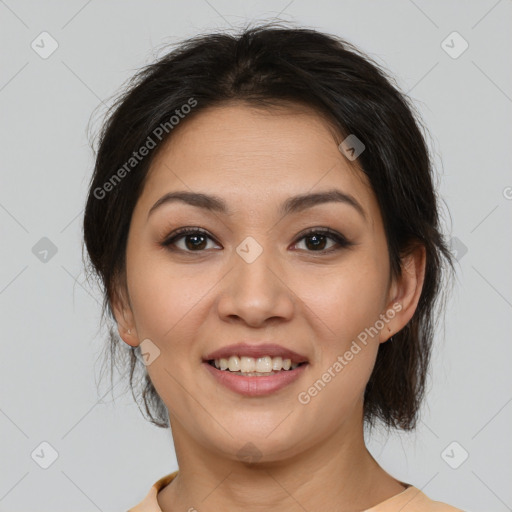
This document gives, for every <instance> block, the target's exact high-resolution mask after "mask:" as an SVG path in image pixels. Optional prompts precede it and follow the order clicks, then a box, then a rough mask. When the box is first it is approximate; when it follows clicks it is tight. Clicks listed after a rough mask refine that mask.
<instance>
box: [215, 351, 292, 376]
mask: <svg viewBox="0 0 512 512" xmlns="http://www.w3.org/2000/svg"><path fill="white" fill-rule="evenodd" d="M214 363H215V368H217V369H218V370H228V371H230V372H240V374H241V375H247V376H251V377H252V376H265V375H272V374H273V372H279V371H281V370H290V369H291V370H294V369H295V368H297V366H299V365H298V364H297V363H293V364H292V362H291V360H290V359H283V358H282V357H270V356H265V357H258V358H254V357H246V356H242V357H238V356H231V357H229V359H226V358H224V357H223V358H221V359H215V361H214Z"/></svg>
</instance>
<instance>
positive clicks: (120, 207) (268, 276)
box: [84, 24, 458, 512]
mask: <svg viewBox="0 0 512 512" xmlns="http://www.w3.org/2000/svg"><path fill="white" fill-rule="evenodd" d="M412 112H413V111H412V107H411V106H410V104H409V103H408V100H407V98H406V97H404V96H403V95H402V94H401V93H400V92H399V91H398V90H397V89H396V88H395V87H393V85H392V84H391V82H390V79H389V78H387V77H386V75H385V73H384V72H383V71H382V70H381V69H380V68H379V67H378V66H377V65H376V64H375V63H374V62H372V61H371V59H369V58H368V57H367V56H365V55H363V54H362V53H361V52H359V51H358V50H357V49H356V48H355V47H353V46H352V45H350V44H349V43H347V42H345V41H343V40H341V39H339V38H336V37H334V36H331V35H327V34H323V33H320V32H317V31H315V30H310V29H304V28H286V27H285V28H283V27H281V26H276V24H268V25H265V26H260V27H255V28H251V29H246V30H244V31H243V32H242V33H241V34H239V35H237V36H231V35H227V34H221V33H217V34H210V35H203V36H198V37H196V38H193V39H191V40H188V41H185V42H183V43H182V44H181V45H180V46H179V47H178V48H176V49H175V50H174V51H172V52H170V53H169V54H167V55H166V56H164V57H163V58H161V59H160V60H159V61H157V62H156V63H154V64H152V65H149V66H147V67H146V68H145V69H143V70H142V71H141V72H140V73H139V74H138V75H137V76H136V77H135V78H134V80H133V81H132V82H131V83H130V85H129V87H128V89H127V90H126V92H125V93H124V94H123V95H122V96H121V98H120V99H119V101H118V102H117V103H116V105H115V106H114V108H113V110H112V113H111V114H110V116H109V118H108V121H107V122H106V123H105V127H104V130H103V132H102V134H101V139H100V144H99V149H98V153H97V158H96V166H95V170H94V175H93V177H92V180H91V184H90V191H89V197H88V200H87V205H86V211H85V219H84V239H85V244H86V248H87V251H88V254H89V257H90V261H91V264H92V268H93V270H94V271H95V272H96V273H97V275H98V276H99V277H100V279H101V282H102V285H103V287H104V291H105V302H104V312H105V311H108V313H109V315H111V317H112V318H113V319H115V322H116V324H117V330H118V333H119V336H120V339H122V341H123V342H124V343H125V344H126V346H129V347H130V350H131V352H130V356H131V360H130V384H131V385H133V376H134V373H135V371H136V370H138V369H142V370H143V371H144V376H145V380H144V384H143V389H142V398H143V402H144V407H145V411H146V414H147V416H148V418H149V419H150V421H152V422H153V423H154V424H155V425H158V426H160V427H164V428H166V427H169V426H170V427H171V429H172V434H173V441H174V445H175V450H176V455H177V460H178V464H179V471H177V472H174V473H171V474H169V475H166V476H164V477H163V478H161V479H160V480H158V482H156V483H155V484H154V485H153V487H152V488H151V489H150V491H149V493H148V494H147V496H146V498H145V500H143V501H142V502H141V503H140V504H139V505H138V506H136V507H134V508H132V509H131V511H132V512H133V511H135V512H141V511H149V510H152V511H155V510H158V511H163V512H169V511H175V510H189V511H193V510H200V511H218V510H226V511H229V510H248V511H252V510H255V511H256V510H277V509H279V510H280V511H282V512H287V511H299V510H307V511H310V512H312V511H317V510H323V511H325V510H333V511H334V510H336V511H338V512H339V511H348V510H350V511H354V510H357V511H363V510H371V511H372V512H384V511H390V510H393V511H395V510H403V511H408V510H410V511H412V510H414V511H434V510H435V511H454V510H458V509H455V508H453V507H450V506H448V505H444V504H441V503H439V502H434V501H432V500H431V499H430V498H429V497H427V496H426V495H425V494H424V493H422V492H421V491H419V490H418V489H417V488H416V487H414V486H413V485H410V484H407V483H404V482H401V481H399V480H397V479H396V478H394V477H393V476H391V475H390V474H388V473H387V472H386V471H385V470H384V469H383V468H381V467H380V466H379V464H378V463H377V462H376V461H375V459H374V458H373V457H372V456H371V454H370V453H369V451H368V450H367V448H366V446H365V442H364V436H363V431H364V427H365V426H370V427H371V426H372V425H374V424H375V422H377V421H379V422H380V423H381V424H384V425H385V426H387V427H388V428H399V429H403V430H412V429H413V428H414V427H415V424H416V421H417V416H418V410H419V407H420V404H421V401H422V398H423V395H424V387H425V380H426V375H427V370H428V364H429V355H430V350H431V344H432V341H433V340H432V338H433V325H434V322H435V319H436V315H435V305H436V304H437V303H438V298H439V294H440V292H441V291H442V289H443V286H442V282H443V281H442V277H443V275H444V270H445V269H448V270H450V269H451V268H452V266H451V265H452V262H451V258H450V253H449V251H448V249H447V247H446V245H445V241H444V238H443V236H442V234H441V233H440V230H439V218H438V217H439V213H438V207H437V198H436V194H435V191H434V188H433V184H432V169H431V161H430V158H429V154H428V150H427V147H426V144H425V141H424V138H423V135H422V133H421V131H420V129H419V127H418V121H417V120H416V118H415V116H414V115H413V113H412ZM120 339H119V338H118V337H117V335H116V334H115V333H114V331H113V330H111V340H110V342H111V350H112V354H113V356H114V358H115V355H116V349H117V348H118V345H119V343H120ZM132 390H133V387H132ZM134 396H136V395H134ZM136 398H138V396H136Z"/></svg>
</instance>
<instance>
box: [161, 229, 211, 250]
mask: <svg viewBox="0 0 512 512" xmlns="http://www.w3.org/2000/svg"><path fill="white" fill-rule="evenodd" d="M208 238H209V239H210V240H213V238H212V237H211V236H210V235H208V233H207V232H206V231H204V230H202V229H200V228H181V229H178V230H177V231H175V232H174V233H172V234H171V235H170V236H169V237H168V238H167V239H166V240H164V242H162V245H163V246H164V247H167V248H168V249H169V250H174V247H173V246H175V247H177V249H178V250H180V251H183V252H201V251H203V250H204V249H205V248H206V247H205V246H206V245H207V242H206V240H207V239H208ZM182 239H184V247H183V246H182V247H179V246H178V245H177V242H178V241H181V240H182Z"/></svg>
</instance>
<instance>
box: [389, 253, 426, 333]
mask: <svg viewBox="0 0 512 512" xmlns="http://www.w3.org/2000/svg"><path fill="white" fill-rule="evenodd" d="M425 268H426V250H425V247H424V246H423V245H422V244H417V245H415V246H414V247H413V248H411V249H410V250H409V251H408V252H407V253H406V254H405V255H404V256H403V257H402V260H401V275H400V276H399V277H398V278H397V279H396V280H395V281H394V282H393V284H392V286H391V287H390V291H391V300H390V301H389V303H388V305H387V309H386V312H385V313H384V314H385V315H387V316H388V317H392V318H391V319H390V320H389V322H388V323H387V326H386V329H383V330H382V331H381V333H380V342H381V343H383V342H385V341H387V340H388V339H389V338H392V337H393V335H394V334H396V333H397V332H398V331H400V330H402V329H403V328H404V327H405V326H406V325H407V323H408V322H409V320H410V319H411V318H412V317H413V315H414V312H415V311H416V307H417V306H418V302H419V300H420V296H421V291H422V289H423V282H424V279H425Z"/></svg>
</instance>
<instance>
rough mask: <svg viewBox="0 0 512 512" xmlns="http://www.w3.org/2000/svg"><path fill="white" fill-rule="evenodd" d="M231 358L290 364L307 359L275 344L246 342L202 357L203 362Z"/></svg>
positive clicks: (303, 361)
mask: <svg viewBox="0 0 512 512" xmlns="http://www.w3.org/2000/svg"><path fill="white" fill-rule="evenodd" d="M231 356H238V357H243V356H245V357H254V358H257V357H265V356H270V357H282V358H283V359H290V360H291V362H292V363H297V364H298V363H305V362H307V360H308V358H307V357H305V356H303V355H301V354H298V353H297V352H294V351H293V350H290V349H289V348H285V347H283V346H281V345H276V344H275V343H258V344H251V343H246V342H241V343H234V344H233V345H227V346H225V347H222V348H219V349H217V350H215V351H213V352H210V353H209V354H208V355H207V356H205V357H204V360H205V361H210V360H213V359H221V358H225V359H228V358H229V357H231Z"/></svg>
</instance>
